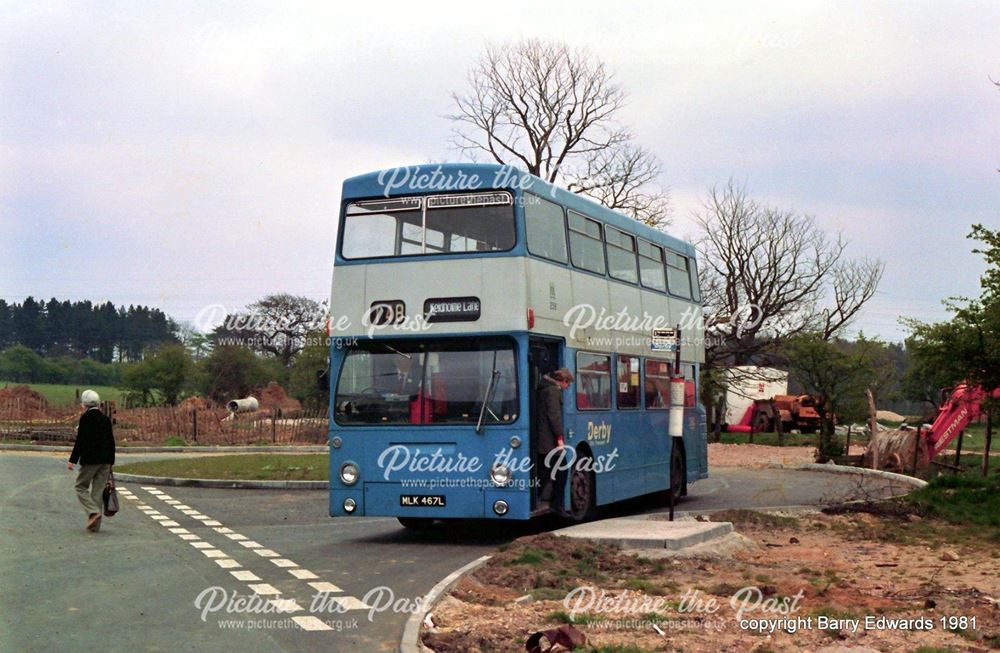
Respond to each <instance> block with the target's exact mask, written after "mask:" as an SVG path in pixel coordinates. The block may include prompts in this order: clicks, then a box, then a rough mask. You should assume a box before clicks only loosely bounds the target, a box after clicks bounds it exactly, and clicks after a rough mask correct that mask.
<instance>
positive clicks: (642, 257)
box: [639, 240, 667, 292]
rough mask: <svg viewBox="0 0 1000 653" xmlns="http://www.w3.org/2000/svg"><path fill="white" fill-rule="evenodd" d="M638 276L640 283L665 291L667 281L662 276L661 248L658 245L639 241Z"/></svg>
mask: <svg viewBox="0 0 1000 653" xmlns="http://www.w3.org/2000/svg"><path fill="white" fill-rule="evenodd" d="M639 278H640V279H641V280H642V285H643V286H645V287H646V288H652V289H654V290H659V291H662V292H666V290H667V281H666V278H665V277H664V276H663V248H662V247H660V246H659V245H654V244H652V243H647V242H646V241H645V240H640V241H639Z"/></svg>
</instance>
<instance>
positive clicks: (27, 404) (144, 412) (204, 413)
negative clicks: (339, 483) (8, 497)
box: [0, 399, 329, 446]
mask: <svg viewBox="0 0 1000 653" xmlns="http://www.w3.org/2000/svg"><path fill="white" fill-rule="evenodd" d="M101 408H102V410H103V411H104V412H105V414H108V415H109V416H110V417H111V418H112V422H113V424H114V434H115V442H116V443H117V444H118V445H119V446H128V445H139V444H141V445H162V444H175V445H258V444H259V445H268V444H325V443H326V438H327V431H328V429H329V419H328V415H327V411H326V410H325V409H318V410H306V409H299V410H286V411H282V410H280V409H263V410H257V411H253V412H250V413H230V412H229V411H228V410H227V409H226V408H224V407H216V406H209V407H197V408H190V407H183V406H157V407H152V408H124V409H119V408H115V407H114V406H113V405H109V404H104V405H102V407H101ZM79 418H80V409H79V408H78V407H75V406H66V407H59V406H57V407H53V406H44V407H42V406H39V405H38V404H37V403H34V402H31V401H30V400H23V399H0V438H2V439H3V440H4V441H7V442H34V443H38V444H68V443H71V442H73V440H74V439H75V438H76V426H77V423H78V422H79Z"/></svg>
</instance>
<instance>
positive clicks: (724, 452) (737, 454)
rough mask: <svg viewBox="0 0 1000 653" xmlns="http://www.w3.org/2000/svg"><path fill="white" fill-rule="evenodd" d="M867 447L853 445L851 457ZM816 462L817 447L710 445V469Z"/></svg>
mask: <svg viewBox="0 0 1000 653" xmlns="http://www.w3.org/2000/svg"><path fill="white" fill-rule="evenodd" d="M864 452H865V445H851V455H858V456H860V455H861V454H863V453H864ZM814 462H816V447H771V446H767V445H762V444H722V443H718V442H710V443H709V444H708V468H709V469H711V468H713V467H749V468H757V469H760V468H763V467H767V466H768V465H771V464H775V463H778V464H782V465H800V464H803V463H814Z"/></svg>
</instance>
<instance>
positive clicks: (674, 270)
mask: <svg viewBox="0 0 1000 653" xmlns="http://www.w3.org/2000/svg"><path fill="white" fill-rule="evenodd" d="M667 283H668V284H669V285H670V292H671V293H672V294H674V295H677V296H678V297H683V298H684V299H691V275H690V273H689V272H688V259H687V257H686V256H681V255H680V254H676V253H674V252H671V251H670V250H667Z"/></svg>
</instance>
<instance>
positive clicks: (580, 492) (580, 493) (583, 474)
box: [569, 459, 597, 522]
mask: <svg viewBox="0 0 1000 653" xmlns="http://www.w3.org/2000/svg"><path fill="white" fill-rule="evenodd" d="M586 460H587V459H581V460H580V462H581V463H584V464H577V465H573V474H572V476H570V481H569V514H570V517H572V518H573V521H575V522H583V521H587V520H588V519H593V518H594V517H595V516H596V515H597V484H596V483H595V481H594V472H593V471H590V469H589V468H588V467H589V466H588V465H587V464H586V463H585V462H584V461H586ZM581 467H582V469H581Z"/></svg>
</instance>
